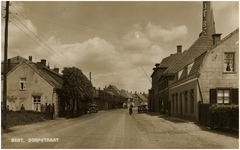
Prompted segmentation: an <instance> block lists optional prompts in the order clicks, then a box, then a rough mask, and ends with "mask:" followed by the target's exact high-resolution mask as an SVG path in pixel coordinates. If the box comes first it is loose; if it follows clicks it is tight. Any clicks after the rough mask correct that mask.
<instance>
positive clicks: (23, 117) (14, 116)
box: [2, 111, 45, 127]
mask: <svg viewBox="0 0 240 150" xmlns="http://www.w3.org/2000/svg"><path fill="white" fill-rule="evenodd" d="M2 115H3V113H2ZM44 120H45V119H44V114H43V113H41V112H35V111H7V122H6V125H7V127H12V126H18V125H25V124H31V123H36V122H42V121H44Z"/></svg>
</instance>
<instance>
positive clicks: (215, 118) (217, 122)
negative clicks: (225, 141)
mask: <svg viewBox="0 0 240 150" xmlns="http://www.w3.org/2000/svg"><path fill="white" fill-rule="evenodd" d="M210 109H211V112H212V113H211V114H212V123H213V127H214V128H219V129H229V130H238V129H239V106H238V105H217V104H216V105H212V106H211V107H210Z"/></svg>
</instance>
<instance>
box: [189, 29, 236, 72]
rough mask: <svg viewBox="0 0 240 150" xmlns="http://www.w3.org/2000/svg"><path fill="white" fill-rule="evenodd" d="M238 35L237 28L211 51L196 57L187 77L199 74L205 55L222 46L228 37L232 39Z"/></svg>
mask: <svg viewBox="0 0 240 150" xmlns="http://www.w3.org/2000/svg"><path fill="white" fill-rule="evenodd" d="M237 33H239V28H237V29H236V30H234V31H233V32H231V33H230V34H229V35H227V36H226V37H224V38H223V39H222V40H221V41H220V42H219V43H218V44H216V45H214V46H213V47H212V48H211V49H209V50H208V51H205V52H204V53H203V54H201V55H200V56H198V57H197V58H196V59H195V61H194V64H193V67H192V69H191V71H190V73H189V75H192V74H195V73H199V72H200V67H201V65H202V63H203V60H204V58H205V56H206V55H207V54H209V52H210V51H211V50H213V49H214V48H216V47H217V46H219V45H221V44H223V43H224V42H225V41H226V40H228V39H229V38H230V37H232V36H233V35H235V34H237Z"/></svg>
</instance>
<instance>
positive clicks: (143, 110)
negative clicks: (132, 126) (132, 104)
mask: <svg viewBox="0 0 240 150" xmlns="http://www.w3.org/2000/svg"><path fill="white" fill-rule="evenodd" d="M147 112H148V109H147V105H139V106H138V113H147Z"/></svg>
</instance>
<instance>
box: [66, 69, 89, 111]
mask: <svg viewBox="0 0 240 150" xmlns="http://www.w3.org/2000/svg"><path fill="white" fill-rule="evenodd" d="M62 73H63V76H62V79H63V85H62V98H63V99H64V101H65V102H67V107H68V109H69V110H68V111H70V112H71V113H72V114H71V116H72V115H74V116H78V115H79V111H80V109H81V108H82V103H83V102H85V103H86V102H87V103H89V102H91V100H92V98H93V86H92V83H91V82H90V81H89V80H88V78H87V77H86V76H85V75H84V74H83V73H82V71H81V70H80V69H78V68H76V67H69V68H64V70H63V71H62ZM79 106H81V108H79Z"/></svg>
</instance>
